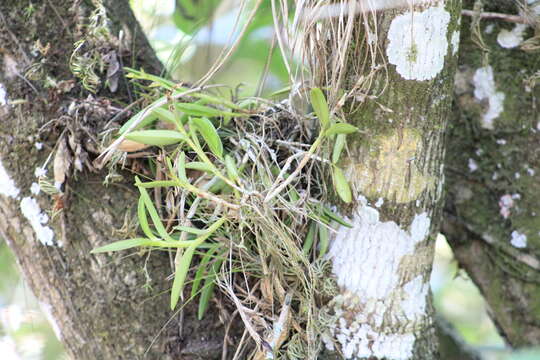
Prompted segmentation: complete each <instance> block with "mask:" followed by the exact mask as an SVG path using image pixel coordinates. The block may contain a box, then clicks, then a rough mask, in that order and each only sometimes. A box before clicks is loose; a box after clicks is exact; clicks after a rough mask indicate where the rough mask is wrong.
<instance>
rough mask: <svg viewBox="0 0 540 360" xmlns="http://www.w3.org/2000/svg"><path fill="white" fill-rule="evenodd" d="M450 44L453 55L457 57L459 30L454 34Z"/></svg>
mask: <svg viewBox="0 0 540 360" xmlns="http://www.w3.org/2000/svg"><path fill="white" fill-rule="evenodd" d="M450 43H451V44H452V55H456V54H457V52H458V50H459V30H456V31H454V32H453V33H452V39H451V40H450Z"/></svg>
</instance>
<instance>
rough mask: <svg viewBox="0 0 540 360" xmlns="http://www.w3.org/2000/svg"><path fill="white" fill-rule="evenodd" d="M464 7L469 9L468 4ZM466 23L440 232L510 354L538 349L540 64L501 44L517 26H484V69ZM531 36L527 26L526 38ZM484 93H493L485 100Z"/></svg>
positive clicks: (500, 8) (497, 8) (534, 56)
mask: <svg viewBox="0 0 540 360" xmlns="http://www.w3.org/2000/svg"><path fill="white" fill-rule="evenodd" d="M485 4H486V8H485V11H494V12H500V13H509V14H516V13H517V8H516V7H515V4H513V3H512V2H509V1H507V2H494V3H491V2H489V3H487V2H486V3H485ZM467 8H469V9H471V8H472V2H471V1H469V2H468V4H467ZM464 20H466V21H464V24H463V33H462V36H461V53H460V58H459V64H460V66H459V72H458V76H457V78H456V101H455V106H454V114H455V116H454V117H453V119H452V123H451V127H450V131H449V134H448V141H449V145H448V149H449V150H448V156H447V158H448V166H447V168H446V175H447V180H448V181H447V193H448V196H447V197H448V201H447V204H446V208H445V223H444V226H443V231H444V233H445V235H446V236H447V238H448V239H449V242H450V245H451V246H452V248H453V250H454V254H455V256H456V258H457V260H458V261H459V264H460V265H461V266H462V267H463V268H464V269H465V270H466V271H467V273H468V274H469V275H470V276H471V278H472V280H473V281H474V282H475V283H476V284H477V285H478V287H479V289H480V291H481V292H482V294H483V295H484V297H485V299H486V301H487V303H488V305H489V308H490V315H491V317H492V318H493V320H494V321H495V324H496V325H497V327H498V329H499V331H500V332H501V334H502V335H503V336H504V337H505V338H506V340H507V341H508V342H509V343H510V344H511V345H513V346H517V347H519V346H525V345H538V344H540V281H539V278H540V276H539V275H540V259H539V256H540V217H539V216H540V161H539V159H540V147H539V144H540V132H539V130H540V127H539V121H540V118H539V114H540V112H539V110H538V109H539V106H540V102H539V99H540V87H539V86H537V85H536V84H535V80H534V74H535V73H537V72H538V71H539V69H540V56H539V55H538V52H525V51H523V50H521V49H520V48H519V47H515V48H503V47H502V46H501V45H500V43H499V42H498V41H497V38H498V37H499V36H500V35H499V34H500V33H501V31H503V30H504V29H506V30H512V29H514V28H515V26H516V24H513V23H508V22H504V21H501V20H483V21H482V22H481V27H480V29H481V34H482V36H483V37H484V40H485V43H486V44H487V47H488V48H489V56H488V57H487V61H485V59H486V58H484V57H483V52H482V50H481V49H480V48H479V47H478V46H477V45H475V44H474V43H473V42H472V40H471V36H472V34H471V31H470V24H471V19H464ZM533 35H534V32H533V29H532V27H528V28H527V29H526V30H525V32H524V39H528V38H530V37H531V36H533ZM486 66H491V68H492V71H493V75H494V78H493V82H492V85H493V86H491V85H489V84H488V83H489V81H487V80H486V78H485V76H482V75H485V74H486V72H482V70H480V71H479V70H478V69H480V68H483V69H485V68H486ZM537 79H538V73H537V74H536V81H537ZM486 85H487V87H488V88H489V89H491V90H489V89H488V90H489V91H487V93H488V94H487V96H479V95H482V94H479V93H478V92H479V91H480V92H482V89H481V88H482V87H486ZM479 89H480V90H479ZM475 91H476V96H475ZM501 94H503V95H501ZM502 96H504V100H503V101H501V102H500V103H501V106H502V108H501V111H500V114H498V116H496V117H495V118H494V120H493V123H492V126H489V122H486V117H485V116H486V113H488V111H489V110H490V108H491V109H492V110H493V109H494V108H496V106H494V104H495V105H496V104H497V103H498V102H499V101H498V98H499V99H500V98H501V97H502ZM488 119H489V117H488Z"/></svg>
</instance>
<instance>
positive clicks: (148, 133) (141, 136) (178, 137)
mask: <svg viewBox="0 0 540 360" xmlns="http://www.w3.org/2000/svg"><path fill="white" fill-rule="evenodd" d="M126 139H129V140H132V141H135V142H138V143H141V144H146V145H154V146H165V145H171V144H176V143H179V142H180V141H185V140H187V137H186V136H185V135H184V134H182V133H179V132H178V131H173V130H139V131H133V132H131V133H129V134H127V135H126Z"/></svg>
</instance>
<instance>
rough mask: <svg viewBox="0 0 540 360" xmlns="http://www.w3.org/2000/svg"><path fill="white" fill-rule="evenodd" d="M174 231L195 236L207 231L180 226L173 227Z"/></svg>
mask: <svg viewBox="0 0 540 360" xmlns="http://www.w3.org/2000/svg"><path fill="white" fill-rule="evenodd" d="M174 229H176V230H180V231H185V232H187V233H190V234H195V235H202V234H204V233H205V232H206V231H207V230H204V229H197V228H194V227H190V226H182V225H177V226H175V227H174Z"/></svg>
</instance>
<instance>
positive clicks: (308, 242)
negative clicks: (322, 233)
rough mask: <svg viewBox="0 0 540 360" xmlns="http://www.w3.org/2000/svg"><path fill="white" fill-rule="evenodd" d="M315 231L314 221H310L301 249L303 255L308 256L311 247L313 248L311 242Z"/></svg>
mask: <svg viewBox="0 0 540 360" xmlns="http://www.w3.org/2000/svg"><path fill="white" fill-rule="evenodd" d="M316 230H317V223H316V222H315V221H312V222H311V223H310V224H309V230H308V233H307V235H306V239H305V240H304V246H303V248H302V251H303V252H304V255H306V256H307V255H308V254H309V251H310V250H311V247H312V246H313V241H314V240H315V231H316Z"/></svg>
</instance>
